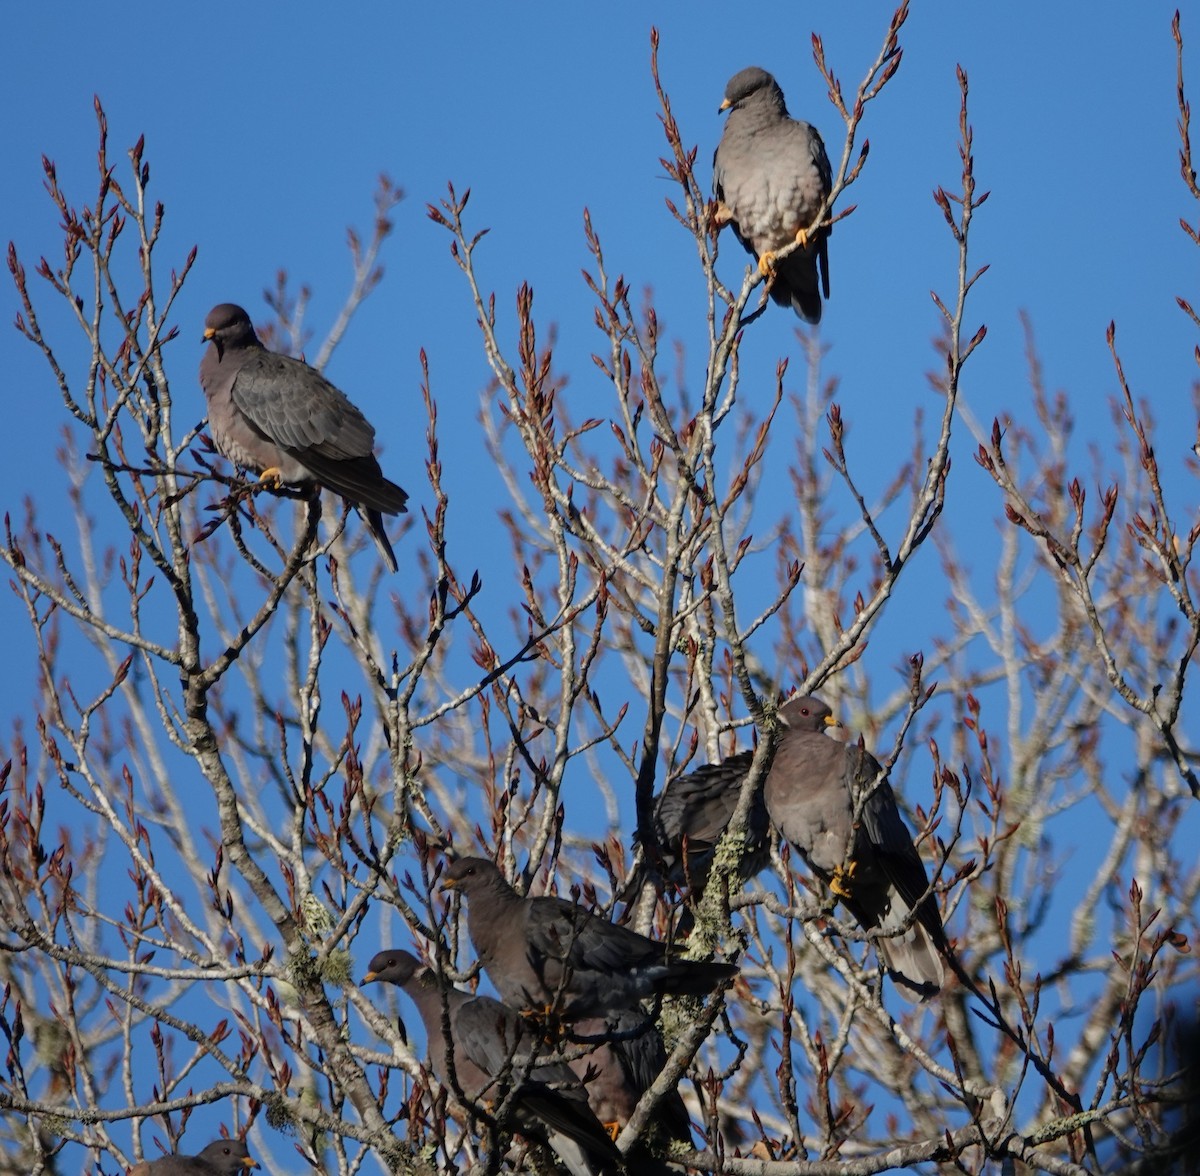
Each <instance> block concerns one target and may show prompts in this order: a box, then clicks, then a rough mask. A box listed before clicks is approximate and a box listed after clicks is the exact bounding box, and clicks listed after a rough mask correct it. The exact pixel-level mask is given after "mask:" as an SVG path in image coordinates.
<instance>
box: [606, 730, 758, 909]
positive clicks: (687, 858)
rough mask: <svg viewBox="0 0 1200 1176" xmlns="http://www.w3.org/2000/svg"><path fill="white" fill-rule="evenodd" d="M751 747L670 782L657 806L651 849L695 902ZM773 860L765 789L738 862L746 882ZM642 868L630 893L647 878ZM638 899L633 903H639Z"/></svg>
mask: <svg viewBox="0 0 1200 1176" xmlns="http://www.w3.org/2000/svg"><path fill="white" fill-rule="evenodd" d="M753 758H754V752H753V751H741V752H738V753H737V754H736V755H731V756H729V757H728V758H727V759H723V760H722V761H721V762H720V763H717V764H705V765H704V766H703V767H702V768H698V769H697V770H696V771H694V772H689V773H688V774H687V775H686V776H676V777H675V778H674V779H673V780H668V781H667V784H666V787H664V788H663V790H662V792H661V793H660V794H659V796H658V798H657V800H656V801H655V806H654V837H655V841H656V843H657V844H656V845H655V848H654V850H653V851H652V852H654V853H657V855H658V859H659V862H660V863H661V867H662V871H663V875H664V877H665V878H666V880H667V881H668V882H669V883H671V885H673V886H676V887H678V888H679V889H680V890H685V891H687V894H688V898H689V900H690V901H691V902H692V903H698V902H699V901H700V899H701V898H702V897H703V896H704V888H705V886H707V885H708V876H709V874H710V873H711V871H712V865H713V856H714V854H715V852H716V848H717V842H718V841H720V839H721V835H722V834H723V833H724V832H725V830H726V829H727V828H728V827H729V822H730V821H731V820H732V819H733V814H734V810H735V809H736V808H737V803H738V798H739V796H740V795H741V790H742V784H743V782H744V781H745V779H746V775H747V773H748V772H749V771H750V761H751V760H752V759H753ZM770 860H771V822H770V818H769V817H768V816H767V809H766V806H765V805H764V803H763V797H762V789H761V787H760V788H759V789H758V790H757V791H756V792H755V794H754V798H753V800H752V803H751V807H750V812H749V815H748V816H747V820H746V841H745V846H744V848H743V852H742V857H741V860H740V862H739V875H740V877H741V880H742V881H743V882H745V881H748V880H749V879H750V878H752V877H754V875H755V874H757V873H758V872H759V871H760V870H762V869H764V868H765V867H766V866H767V865H768V864H769V862H770ZM645 873H646V871H645V868H644V867H642V868H639V870H638V872H637V875H636V876H635V878H634V879H633V882H632V883H631V885H630V887H629V889H628V890H627V891H626V893H628V894H630V895H636V894H637V893H638V892H639V891H640V890H641V885H642V883H643V881H644V878H645ZM636 901H637V900H636V897H634V898H632V899H631V902H636Z"/></svg>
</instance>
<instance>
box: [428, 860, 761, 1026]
mask: <svg viewBox="0 0 1200 1176" xmlns="http://www.w3.org/2000/svg"><path fill="white" fill-rule="evenodd" d="M444 884H445V885H446V886H448V887H451V888H454V889H458V890H459V891H460V892H461V893H462V894H463V895H464V896H465V897H466V899H467V930H468V932H469V934H470V936H471V942H472V943H473V944H474V946H475V951H476V953H477V954H478V956H479V961H480V963H482V964H483V966H484V968H486V969H487V973H488V976H489V977H490V978H491V981H492V983H493V984H494V985H495V986H496V991H497V992H499V993H500V996H501V998H502V999H503V1001H504V1003H505V1004H507V1005H509V1006H511V1007H512V1008H515V1009H518V1010H521V1011H525V1010H537V1011H541V1010H554V1011H556V1012H557V1013H558V1014H559V1015H560V1016H561V1017H563V1018H564V1019H565V1020H568V1021H570V1020H578V1019H579V1018H581V1017H594V1016H604V1015H606V1014H609V1013H617V1012H620V1011H622V1010H623V1009H629V1008H632V1007H634V1006H635V1005H636V1004H637V1002H638V1001H640V1000H643V999H645V998H647V997H651V996H655V995H658V994H664V993H673V994H684V995H690V996H707V995H708V994H709V993H710V992H712V991H713V989H715V988H716V987H717V986H718V985H719V984H721V983H722V982H723V981H725V980H728V979H730V978H732V977H733V976H735V975H736V974H737V967H736V966H735V965H733V964H721V963H707V962H703V961H699V960H684V959H679V958H677V957H676V956H674V955H673V954H672V953H671V951H670V949H669V948H668V946H667V944H665V943H659V942H656V941H655V940H653V939H647V938H646V936H644V935H639V934H638V933H637V932H636V931H632V930H630V929H629V928H628V927H619V926H616V925H615V924H613V923H609V922H607V921H606V920H604V919H602V918H599V917H598V916H596V915H593V914H592V913H591V912H590V911H587V910H584V908H583V907H581V906H579V905H577V904H576V903H572V902H568V901H567V900H566V899H563V898H554V897H551V896H548V895H545V896H542V897H539V898H523V897H522V896H521V895H519V894H518V893H517V892H516V891H515V890H514V889H513V888H512V887H511V886H510V885H509V884H508V883H507V882H506V881H505V880H504V878H503V876H502V875H501V873H500V871H499V870H498V869H497V868H496V866H495V864H494V863H493V862H490V861H487V860H486V859H485V858H476V857H466V858H459V859H458V860H457V861H455V862H453V863H452V864H451V865H450V867H449V869H447V871H446V873H445V876H444Z"/></svg>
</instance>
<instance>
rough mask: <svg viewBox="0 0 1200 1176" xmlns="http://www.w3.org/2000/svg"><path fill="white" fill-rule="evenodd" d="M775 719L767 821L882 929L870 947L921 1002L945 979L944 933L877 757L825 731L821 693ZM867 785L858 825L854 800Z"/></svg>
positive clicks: (854, 909) (862, 920)
mask: <svg viewBox="0 0 1200 1176" xmlns="http://www.w3.org/2000/svg"><path fill="white" fill-rule="evenodd" d="M779 722H780V725H781V727H782V730H781V731H780V734H779V742H778V744H777V745H776V747H775V756H774V759H772V761H771V770H770V772H769V773H768V774H767V780H766V784H765V786H764V790H763V794H764V799H765V800H766V805H767V812H768V813H769V814H770V817H771V820H772V822H773V823H774V825H775V827H776V828H777V829H778V830H779V832H780V834H781V836H783V837H786V838H787V840H788V841H790V842H791V843H792V844H793V845H794V846H795V847H796V848H797V849H798V850H799V851H800V853H801V854H802V855H803V857H804V860H805V861H806V862H807V863H808V865H809V867H810V868H811V869H812V870H813V872H814V873H815V874H816V875H817V876H818V877H819V878H820V879H821V880H822V881H823V882H824V883H825V884H826V885H827V886H828V887H829V888H830V890H832V891H833V893H834V894H835V895H836V896H837V897H838V898H840V899H841V900H842V902H843V903H844V904H845V906H846V909H847V910H848V911H849V912H850V913H851V914H852V915H853V916H854V918H855V919H856V920H857V922H858V923H859V925H860V926H862V927H863V928H864V929H865V930H868V931H880V932H882V934H881V935H880V936H879V937H878V938H876V939H875V940H874V943H875V947H876V949H877V950H878V951H879V954H880V955H881V956H882V958H883V962H884V964H885V966H886V967H887V970H888V972H889V974H890V975H891V977H892V980H893V981H894V982H895V984H896V987H897V989H898V990H899V991H900V992H901V993H902V994H903V995H904V996H906V997H908V998H909V999H910V1000H911V999H921V1000H924V999H927V998H928V997H930V996H932V995H933V994H934V993H936V992H937V991H938V990H939V989H940V988H941V986H942V981H943V979H944V978H945V969H944V966H943V962H942V955H941V953H942V952H943V951H945V950H947V943H946V932H945V930H944V929H943V927H942V919H941V915H940V914H939V913H938V907H937V902H936V901H935V900H934V897H933V895H932V894H927V893H926V892H927V891H928V890H929V875H928V874H927V873H926V872H925V863H924V862H923V861H922V860H921V855H920V854H919V853H918V852H917V850H916V847H915V846H914V845H913V839H912V834H911V833H910V832H909V830H908V827H907V826H906V825H905V823H904V818H903V817H901V815H900V810H899V809H898V808H897V806H896V796H895V793H894V792H893V791H892V788H891V785H890V784H889V783H888V782H887V780H886V778H883V769H882V768H881V767H880V764H879V761H878V760H877V759H876V758H875V757H874V756H873V755H871V753H870V752H869V751H866V750H865V749H864V748H861V747H858V746H857V745H855V744H846V743H839V742H838V741H837V740H835V739H830V738H828V737H827V736H826V735H825V734H824V731H825V729H826V728H827V727H834V726H839V725H840V724H839V723H838V722H837V721H836V720H835V719H834V717H833V714H832V712H831V711H830V709H829V707H828V706H826V705H825V703H823V702H822V701H821V700H820V699H817V698H812V697H807V696H805V697H798V698H791V699H789V700H788V701H787V702H786V703H785V704H784V705H783V706H781V707H780V708H779ZM876 781H878V783H876ZM869 789H873V791H870V794H869V796H868V799H867V800H866V802H865V804H864V806H863V809H862V816H861V820H860V821H859V823H858V824H857V825H856V824H855V823H854V812H855V802H856V800H858V798H859V797H861V796H862V795H863V794H864V792H866V791H867V790H869ZM914 910H915V912H916V914H915V916H913V917H912V918H911V919H910V916H911V915H912V912H913V911H914ZM906 922H907V923H908V926H907V928H905V926H904V925H905V923H906Z"/></svg>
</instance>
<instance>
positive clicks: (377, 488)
mask: <svg viewBox="0 0 1200 1176" xmlns="http://www.w3.org/2000/svg"><path fill="white" fill-rule="evenodd" d="M204 338H205V339H206V340H207V341H208V347H207V348H206V349H205V352H204V357H203V359H201V361H200V385H201V387H202V388H203V389H204V398H205V400H206V401H207V402H208V424H209V429H210V431H211V432H212V438H213V441H214V442H215V443H216V446H217V448H218V449H219V450H220V451H221V452H222V453H223V454H224V455H225V456H226V457H227V458H229V460H230V461H232V462H234V463H236V464H237V465H239V466H243V467H245V468H246V469H249V470H253V471H255V472H256V473H257V474H258V475H259V478H260V480H262V481H264V482H274V483H275V484H276V485H279V484H283V483H287V484H295V485H306V484H316V485H318V486H321V487H323V488H324V489H326V490H331V491H333V493H335V494H340V495H341V497H342V498H344V499H345V500H346V501H347V502H349V503H350V504H352V505H353V506H355V507H356V508H357V509H358V510H359V511H360V513H362V515H363V517H364V518H365V520H366V524H367V529H368V530H369V531H370V532H371V536H372V538H373V539H374V540H375V543H376V545H377V546H378V548H379V551H380V554H381V555H382V556H383V558H384V560H385V561H386V562H387V565H388V567H389V568H390V569H391V570H392V571H393V572H394V571H395V570H396V568H397V564H396V556H395V553H394V552H393V551H392V546H391V544H390V543H389V542H388V537H387V532H386V531H385V530H384V528H383V515H385V514H389V515H394V514H400V513H401V512H402V511H405V510H406V509H407V508H406V507H405V505H404V504H405V502H406V501H407V500H408V495H407V494H406V493H405V492H404V491H403V490H402V489H401V488H400V487H399V486H397V485H396V483H395V482H390V481H389V480H388V479H387V478H385V477H384V476H383V471H382V470H381V469H380V468H379V462H378V461H377V460H376V457H375V452H374V447H375V430H374V429H373V428H372V427H371V424H370V422H369V421H368V420H367V418H366V417H364V416H363V414H362V413H361V412H359V410H358V409H357V408H356V407H355V406H354V405H353V404H351V403H350V400H349V399H348V398H347V397H346V395H345V393H344V392H342V391H340V390H339V389H337V388H335V387H334V386H333V385H332V384H331V383H330V382H329V381H328V380H327V379H325V377H324V376H323V375H321V373H320V372H318V371H317V370H316V369H315V368H311V367H309V366H308V364H306V363H303V362H302V361H301V360H298V359H293V358H292V357H291V356H288V355H279V354H278V353H277V352H274V351H268V350H267V349H266V348H265V347H264V346H263V345H262V343H261V342H260V340H259V338H258V336H257V335H256V334H255V332H254V326H253V324H252V323H251V322H250V316H249V315H248V314H247V313H246V312H245V311H244V310H243V309H242V308H241V307H240V306H235V305H234V304H233V303H232V302H223V303H221V304H220V305H219V306H214V307H213V309H212V310H211V311H209V314H208V317H207V318H206V319H205V320H204Z"/></svg>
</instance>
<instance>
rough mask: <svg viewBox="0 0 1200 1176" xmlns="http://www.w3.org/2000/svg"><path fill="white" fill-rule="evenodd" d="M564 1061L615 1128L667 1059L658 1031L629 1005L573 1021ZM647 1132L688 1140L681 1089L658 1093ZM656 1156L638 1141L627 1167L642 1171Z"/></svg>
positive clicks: (603, 1119) (659, 1137) (630, 1112)
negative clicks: (613, 1012) (607, 1013)
mask: <svg viewBox="0 0 1200 1176" xmlns="http://www.w3.org/2000/svg"><path fill="white" fill-rule="evenodd" d="M565 1048H566V1050H567V1051H568V1064H569V1065H570V1067H571V1069H572V1070H574V1071H575V1073H576V1074H578V1075H579V1080H580V1081H581V1082H582V1083H583V1085H584V1088H585V1089H586V1090H587V1097H588V1102H589V1103H590V1104H591V1108H592V1110H593V1111H594V1112H595V1113H596V1118H597V1119H599V1120H600V1121H601V1122H602V1123H603V1124H604V1125H605V1126H606V1127H608V1128H609V1129H610V1130H611V1131H613V1133H614V1134H618V1133H619V1131H620V1129H621V1128H623V1127H624V1126H625V1124H626V1123H628V1122H629V1120H630V1118H632V1116H633V1112H634V1111H635V1110H636V1109H637V1105H638V1103H639V1102H640V1101H641V1098H642V1095H644V1094H645V1093H646V1091H647V1090H649V1089H650V1087H651V1086H652V1085H653V1084H654V1082H655V1081H656V1080H657V1078H658V1076H659V1075H660V1074H661V1073H662V1071H663V1067H664V1066H665V1065H666V1064H667V1051H666V1047H665V1046H664V1045H663V1039H662V1034H661V1033H659V1031H658V1027H657V1026H656V1025H655V1024H654V1022H653V1021H652V1020H650V1019H649V1018H648V1017H646V1016H645V1015H644V1014H643V1013H641V1012H638V1011H634V1010H630V1009H627V1010H625V1011H624V1012H621V1013H617V1014H615V1015H613V1016H609V1017H588V1018H585V1019H584V1020H582V1021H575V1022H574V1023H572V1025H571V1026H570V1029H569V1031H568V1032H567V1035H566V1040H565ZM649 1132H650V1135H651V1136H652V1137H657V1141H658V1142H659V1143H660V1144H661V1143H665V1142H667V1141H675V1142H679V1143H681V1144H683V1145H684V1146H685V1147H689V1148H690V1147H691V1146H692V1130H691V1121H690V1119H689V1117H688V1113H687V1107H685V1106H684V1104H683V1098H682V1097H681V1096H680V1094H679V1091H678V1090H675V1089H671V1090H669V1091H667V1093H666V1094H664V1095H663V1096H662V1098H661V1099H659V1101H658V1103H657V1105H656V1106H655V1110H654V1114H653V1116H652V1118H651V1120H650V1124H649ZM654 1162H655V1161H654V1157H653V1156H652V1154H651V1153H650V1152H649V1151H648V1150H647V1149H646V1148H645V1147H639V1148H636V1149H635V1150H633V1151H631V1152H630V1154H629V1163H630V1167H631V1170H634V1171H638V1172H643V1171H647V1170H649V1169H650V1168H651V1167H652V1166H653V1164H654Z"/></svg>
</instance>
